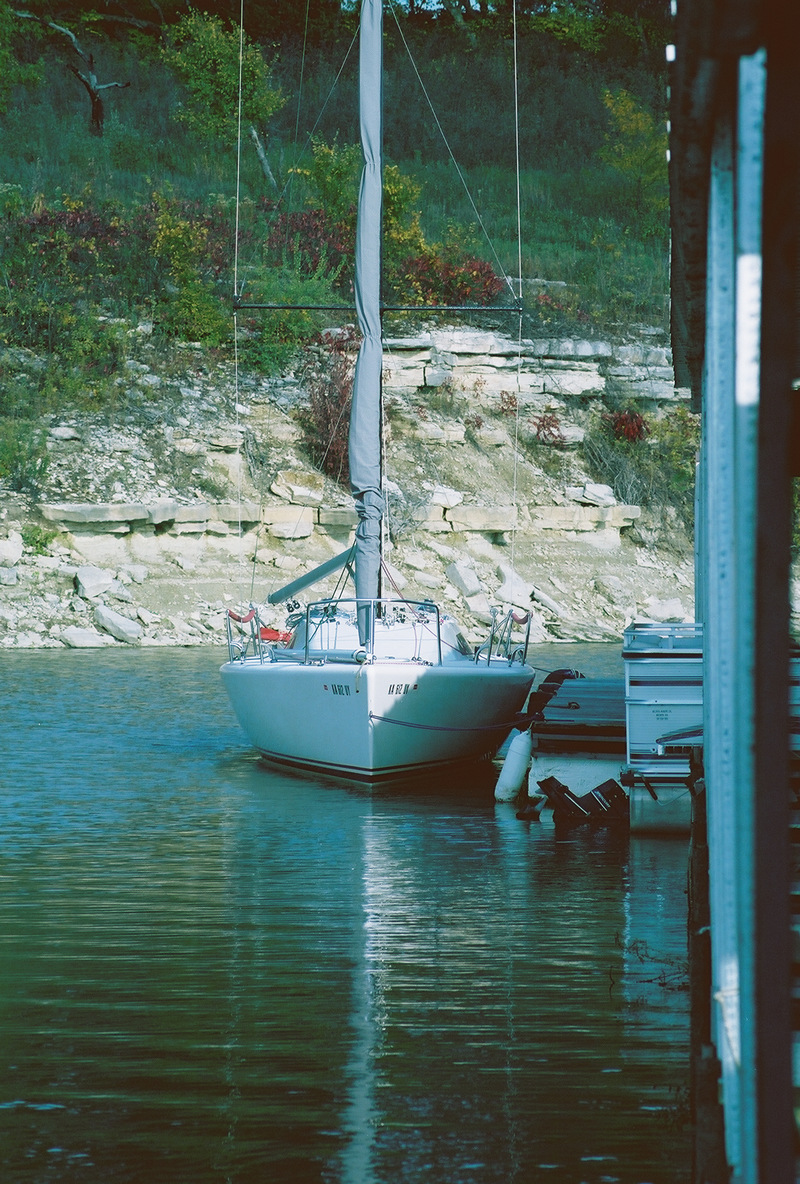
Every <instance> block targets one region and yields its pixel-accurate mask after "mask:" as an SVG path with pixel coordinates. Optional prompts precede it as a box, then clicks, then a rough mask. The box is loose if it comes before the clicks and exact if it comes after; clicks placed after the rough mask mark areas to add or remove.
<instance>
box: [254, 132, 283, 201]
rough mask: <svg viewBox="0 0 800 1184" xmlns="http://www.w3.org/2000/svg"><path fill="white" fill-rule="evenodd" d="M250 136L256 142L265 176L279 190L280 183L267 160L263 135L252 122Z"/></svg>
mask: <svg viewBox="0 0 800 1184" xmlns="http://www.w3.org/2000/svg"><path fill="white" fill-rule="evenodd" d="M250 136H251V138H252V140H253V143H254V144H255V147H256V153H257V154H258V159H259V161H260V163H261V171H262V172H263V174H264V176H265V177H266V178H267V180H268V181H269V183H270V185H271V186H272V188H273V189H274V190H275V191H276V192H277V190H278V183H277V181H276V180H275V177H274V175H273V172H272V169H271V168H270V167H269V161H268V160H267V152H266V149H265V148H264V145H263V144H262V143H261V137H260V136H259V134H258V132H257V131H256V129H255V127H254V126H253V124H252V123H251V124H250Z"/></svg>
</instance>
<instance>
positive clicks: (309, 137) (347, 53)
mask: <svg viewBox="0 0 800 1184" xmlns="http://www.w3.org/2000/svg"><path fill="white" fill-rule="evenodd" d="M357 41H358V30H356V32H355V33H354V34H353V37H352V40H351V41H350V44H349V45H348V47H347V50H346V51H345V55H344V57H343V58H342V64H341V65H340V67H339V70H338V72H337V74H336V77H335V78H334V80H333V82H332V83H331V87H330V90H329V91H328V94H327V97H326V99H325V102H324V103H323V104H322V106H321V108H320V110H319V113H318V115H317V118H316V120H315V122H314V126H313V127H312V129H311V131H310V132H309V133H308V135H307V136H306V139H305V143H304V144H303V147H302V148H301V149H300V151H299V152H298V153H297V155H296V157H295V158H294V160H293V162H292V164H291V166H290V167H289V170H288V174H287V179H286V181H285V182H284V186H283V189H282V190H281V191H280V193H279V194H278V199H277V201H276V202H275V210H274V213H273V215H272V218H271V219H269V220H268V221H267V227H270V226H272V225H273V223H274V222H275V221H276V219H277V217H278V211H279V210H280V207H281V203H282V201H283V199H284V198H285V197H286V194H287V193H288V192H289V189H290V188H291V185H292V175H293V173H294V171H295V169H296V168H297V166H298V165H299V164H300V161H301V160H302V159H303V157H304V156H305V154H306V152H307V151H308V146H309V144H310V143H311V141H312V140H313V138H314V134H315V132H316V130H317V128H318V127H319V125H320V123H321V122H322V116H323V115H324V114H325V111H326V110H327V108H328V104H329V103H330V101H331V99H332V98H333V94H334V91H335V90H336V87H337V86H338V85H339V79H340V78H341V77H342V74H343V73H344V68H345V66H346V65H347V62H348V60H349V58H350V54H351V53H352V52H353V46H354V45H355V44H356V42H357ZM255 250H256V248H255V247H254V248H253V252H254V253H255ZM243 291H244V280H242V285H241V289H237V291H236V293H235V299H237V300H240V298H241V294H242V292H243Z"/></svg>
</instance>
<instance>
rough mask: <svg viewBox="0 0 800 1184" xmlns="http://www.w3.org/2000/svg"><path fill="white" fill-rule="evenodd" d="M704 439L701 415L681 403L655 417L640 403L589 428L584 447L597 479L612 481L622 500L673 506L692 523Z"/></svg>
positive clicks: (609, 483)
mask: <svg viewBox="0 0 800 1184" xmlns="http://www.w3.org/2000/svg"><path fill="white" fill-rule="evenodd" d="M640 421H641V422H640ZM626 428H630V430H631V432H632V434H629V432H628V430H626ZM646 437H647V438H646ZM699 442H700V421H699V418H698V416H696V415H694V414H693V413H692V412H691V411H689V410H688V408H687V407H685V406H684V405H683V404H679V405H678V406H677V407H675V408H672V409H671V410H670V411H669V413H668V414H667V415H665V416H664V417H663V418H661V419H654V420H650V421H645V420H644V418H643V417H642V416H641V415H640V414H639V413H638V412H637V411H636V409H635V408H628V409H627V410H626V411H624V412H616V413H611V414H608V415H603V416H601V417H600V419H599V420H598V422H597V423H595V425H594V426H593V428H592V430H591V431H589V432H587V433H586V436H585V439H584V443H583V449H584V455H585V457H586V460H587V463H588V465H589V468H590V470H591V472H592V474H593V476H594V477H595V479H596V480H598V481H603V482H604V483H606V484H608V485H611V487H612V488H613V490H614V493H615V494H616V496H617V497H618V498H619V500H620V501H621V502H624V503H626V504H628V505H642V506H659V505H672V506H674V507H675V509H676V510H677V511H678V513H679V514H680V516H681V517H682V519H683V521H684V522H685V523H686V525H687V526H691V523H692V521H693V517H694V479H695V463H696V456H697V449H698V447H699Z"/></svg>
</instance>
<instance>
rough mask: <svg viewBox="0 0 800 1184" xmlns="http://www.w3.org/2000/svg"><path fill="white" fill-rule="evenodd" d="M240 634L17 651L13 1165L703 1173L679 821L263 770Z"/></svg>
mask: <svg viewBox="0 0 800 1184" xmlns="http://www.w3.org/2000/svg"><path fill="white" fill-rule="evenodd" d="M537 649H539V650H540V653H539V654H538V656H535V657H534V661H535V663H536V664H537V665H542V666H543V667H545V668H547V669H552V668H554V667H558V666H569V665H578V666H579V667H581V668H582V669H584V670H586V672H587V673H596V674H607V673H609V672H614V671H616V672H620V671H621V662H620V660H619V650H618V649H613V648H611V649H609V647H572V646H569V647H568V646H557V647H556V646H553V647H547V651H546V652H545V651H544V650H541V648H540V647H537ZM223 656H224V655H223V654H222V652H221V651H209V650H207V649H206V650H144V651H129V650H125V651H122V650H113V651H111V652H108V651H95V652H91V653H87V652H86V651H44V652H32V651H18V652H9V651H4V652H2V653H0V705H1V706H2V711H1V712H0V876H1V877H2V891H0V1179H2V1180H3V1181H4V1182H6V1184H13V1182H17V1181H19V1182H20V1184H39V1182H42V1184H45V1182H51V1181H52V1182H59V1184H60V1182H62V1181H65V1182H72V1181H75V1182H77V1181H80V1182H82V1184H123V1182H132V1184H161V1182H162V1181H163V1182H167V1181H168V1182H169V1184H212V1182H214V1184H216V1182H220V1184H222V1182H227V1181H231V1182H236V1184H245V1182H248V1184H249V1182H253V1184H256V1182H258V1184H272V1182H286V1184H305V1182H309V1184H311V1182H318V1181H319V1182H326V1184H328V1182H329V1184H339V1182H341V1184H403V1182H416V1181H430V1182H431V1184H462V1182H465V1184H466V1182H469V1184H473V1182H474V1184H489V1182H495V1181H497V1182H498V1184H499V1182H503V1184H509V1182H511V1181H519V1182H520V1184H530V1182H538V1181H552V1182H553V1184H571V1182H575V1184H579V1182H581V1181H584V1182H586V1184H601V1182H605V1184H612V1182H615V1181H620V1182H623V1184H662V1182H663V1184H676V1182H680V1181H685V1180H688V1178H689V1172H688V1157H689V1152H688V1140H687V1136H686V1134H685V1133H684V1131H683V1127H682V1120H683V1102H684V1098H685V1089H686V1085H687V1080H688V1072H687V1044H688V1014H687V1003H688V999H687V993H686V990H685V985H686V984H685V967H684V966H683V959H684V957H685V948H686V896H685V879H686V862H687V842H686V840H685V839H681V840H674V839H673V840H658V839H641V838H637V839H633V840H629V839H628V838H627V837H619V836H617V837H615V836H612V835H609V834H606V833H603V832H598V833H595V834H590V833H588V832H587V833H583V832H581V831H576V832H573V834H572V836H571V837H570V838H569V839H568V840H559V841H556V838H555V834H554V831H553V830H552V828H551V827H549V826H547V825H546V824H544V825H543V824H538V825H537V824H531V823H524V822H520V821H518V820H517V819H516V817H515V815H514V809H513V807H510V806H505V805H495V803H494V800H493V782H492V781H489V782H486V781H484V783H483V784H481V783H479V782H478V783H476V784H465V783H463V782H462V783H460V784H459V783H456V784H438V785H436V786H434V787H433V788H431V787H428V788H427V789H426V790H425V792H421V791H420V790H419V789H415V788H414V787H411V786H405V787H396V788H394V789H392V790H381V791H378V792H376V793H374V794H371V793H370V792H368V791H365V790H363V789H355V788H352V789H351V788H347V787H343V786H340V785H334V784H328V783H325V784H320V783H314V782H312V781H309V780H303V779H301V778H297V777H293V776H290V775H288V774H286V773H282V772H275V771H273V770H270V769H268V768H266V767H265V766H264V765H262V764H261V763H259V761H257V760H256V759H255V758H254V756H253V754H252V752H251V751H250V749H249V748H248V745H247V742H246V740H245V738H244V736H243V734H242V733H241V732H240V730H239V728H238V726H237V725H236V723H235V721H234V719H233V716H232V713H231V711H230V709H229V707H228V704H227V701H226V699H225V697H224V694H223V691H222V687H221V684H220V682H219V678H218V674H217V671H218V667H219V664H220V662H221V661H222V660H223Z"/></svg>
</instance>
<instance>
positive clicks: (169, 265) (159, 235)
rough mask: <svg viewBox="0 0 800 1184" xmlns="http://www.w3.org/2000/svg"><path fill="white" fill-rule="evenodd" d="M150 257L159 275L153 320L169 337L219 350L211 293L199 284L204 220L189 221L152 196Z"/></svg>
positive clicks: (173, 205)
mask: <svg viewBox="0 0 800 1184" xmlns="http://www.w3.org/2000/svg"><path fill="white" fill-rule="evenodd" d="M153 202H154V207H155V218H154V235H153V241H152V253H153V257H154V259H155V260H156V263H157V264H158V267H159V268H160V269H161V270H162V272H163V274H164V276H165V283H164V285H163V287H162V290H161V293H160V299H159V301H158V303H157V304H156V308H155V321H156V324H157V325H158V326H159V328H160V329H161V330H162V331H163V332H164V333H165V334H166V335H167V336H170V337H180V338H183V339H184V340H185V339H189V340H191V341H207V342H208V343H209V344H213V345H219V344H220V342H222V341H224V340H226V339H227V338H228V336H229V335H230V330H231V321H230V317H229V316H225V314H224V313H223V310H222V308H221V306H220V302H219V299H218V297H217V296H216V295H215V293H214V291H213V290H212V289H210V288H209V286H208V285H207V283H205V282H204V279H205V277H204V275H203V264H204V263H205V261H206V260H207V258H208V255H209V237H210V235H209V231H210V227H209V224H208V222H207V221H204V220H199V219H196V218H195V219H192V218H189V217H188V216H187V214H186V211H185V210H184V209H183V208H182V207H181V204H180V203H179V202H176V201H175V200H174V199H169V198H166V197H165V196H164V195H163V194H158V193H157V194H155V195H154V199H153Z"/></svg>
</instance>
